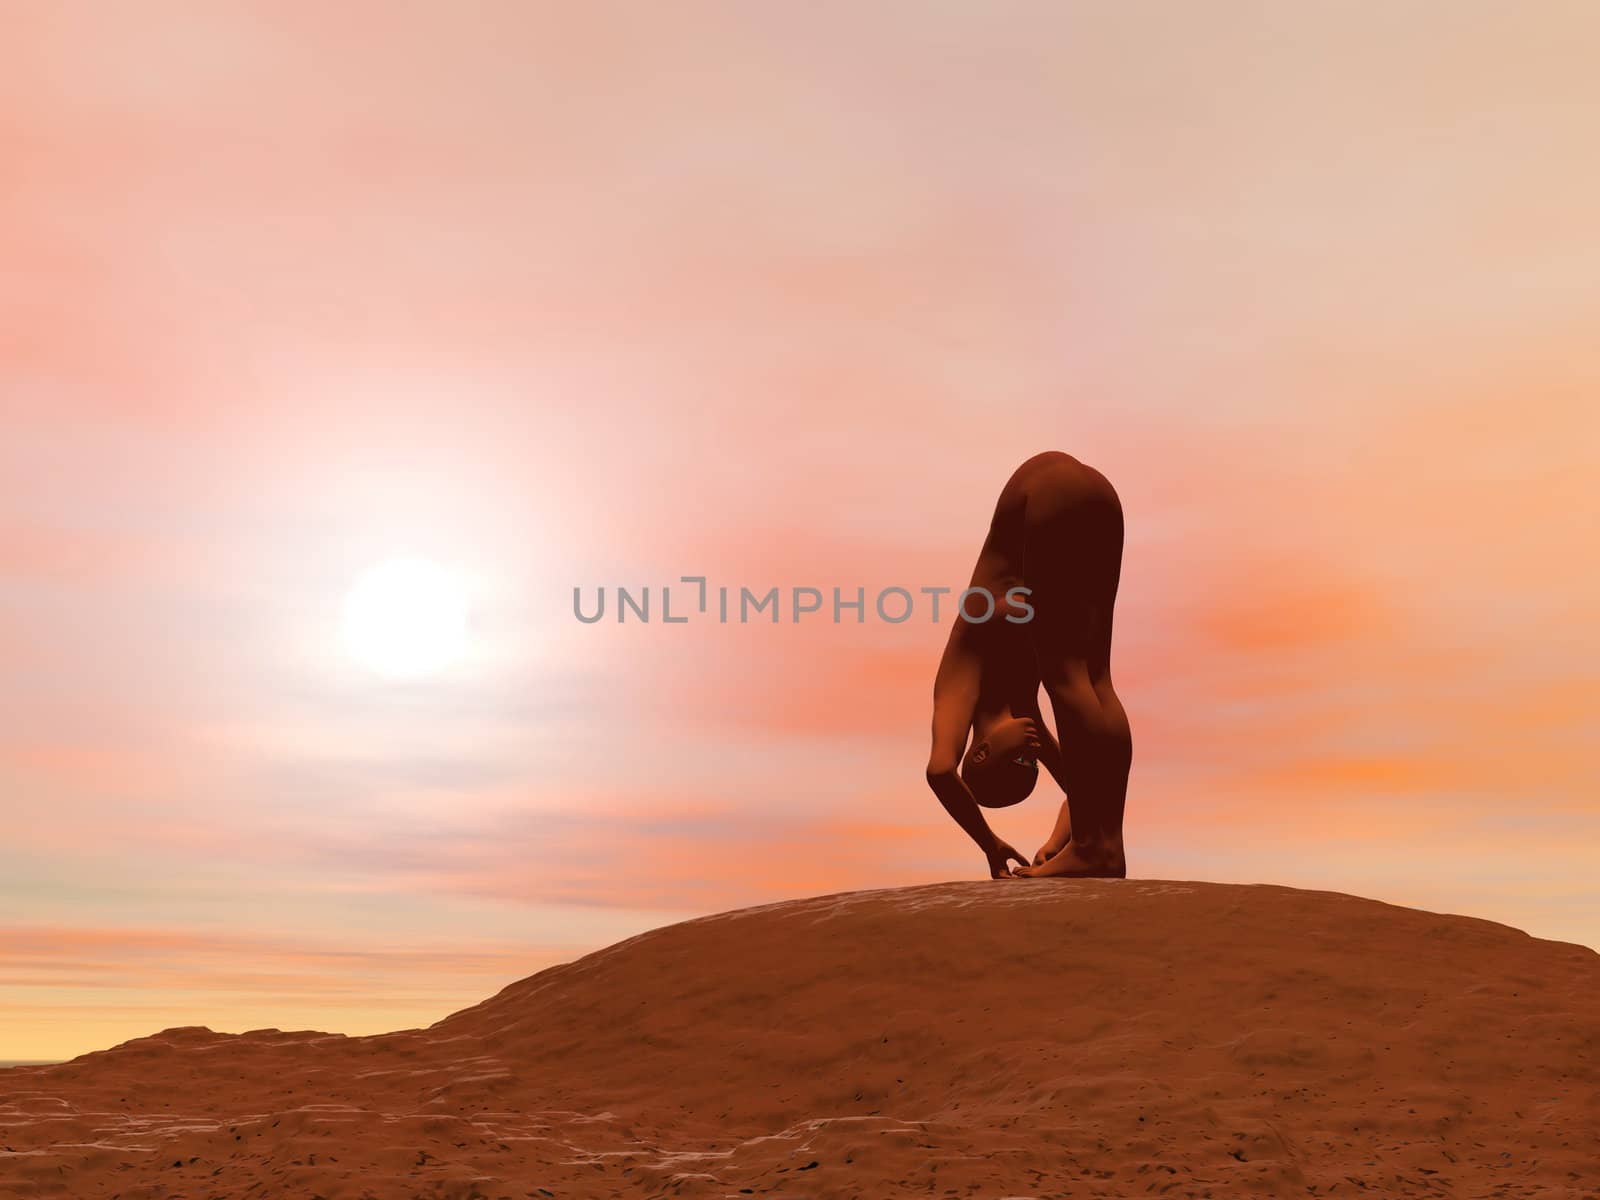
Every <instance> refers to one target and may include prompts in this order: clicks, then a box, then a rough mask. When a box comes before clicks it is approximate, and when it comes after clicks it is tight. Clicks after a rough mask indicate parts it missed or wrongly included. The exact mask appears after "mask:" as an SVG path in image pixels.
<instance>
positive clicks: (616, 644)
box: [0, 0, 1600, 1059]
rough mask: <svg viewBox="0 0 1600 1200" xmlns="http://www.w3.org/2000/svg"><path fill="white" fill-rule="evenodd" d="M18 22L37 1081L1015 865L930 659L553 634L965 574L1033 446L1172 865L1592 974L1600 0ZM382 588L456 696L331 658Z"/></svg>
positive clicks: (0, 224)
mask: <svg viewBox="0 0 1600 1200" xmlns="http://www.w3.org/2000/svg"><path fill="white" fill-rule="evenodd" d="M0 27H3V30H4V32H3V34H0V416H3V424H0V818H3V822H4V824H3V834H0V1059H28V1058H61V1057H68V1056H71V1055H74V1054H78V1053H82V1052H85V1051H88V1050H93V1049H98V1048H103V1047H106V1046H110V1045H112V1044H114V1043H116V1042H118V1041H121V1040H124V1039H126V1038H130V1037H137V1036H141V1035H144V1034H148V1033H153V1032H155V1031H157V1030H159V1029H162V1028H165V1027H169V1026H175V1025H209V1026H210V1027H211V1028H213V1029H217V1030H226V1031H233V1032H237V1031H243V1030H246V1029H252V1028H259V1027H267V1026H275V1027H278V1028H283V1029H295V1028H316V1029H327V1030H337V1031H342V1032H346V1033H351V1034H357V1033H369V1032H375V1031H379V1030H388V1029H397V1028H404V1027H410V1026H417V1025H425V1024H428V1023H431V1022H432V1021H435V1020H437V1019H439V1018H440V1017H443V1016H445V1015H446V1014H447V1013H449V1012H451V1011H453V1010H455V1009H458V1008H461V1007H464V1006H466V1005H469V1004H472V1003H475V1002H476V1001H478V1000H480V999H482V998H483V997H485V996H487V995H489V994H490V993H492V992H493V991H495V990H497V989H498V988H500V987H501V986H503V985H505V984H506V983H509V982H511V981H512V980H515V979H518V978H521V977H523V976H526V975H530V974H532V973H534V972H536V971H538V970H540V969H542V968H543V967H545V966H548V965H550V964H551V963H554V962H560V961H565V960H568V959H571V958H573V957H575V956H577V955H578V954H581V953H584V952H586V951H588V950H591V949H594V948H597V947H599V946H602V945H605V944H608V943H610V942H613V941H616V940H618V939H620V938H623V937H626V936H630V935H632V934H634V933H637V932H639V931H641V930H644V929H647V928H650V927H652V926H656V925H660V924H664V923H667V922H670V921H674V920H679V919H682V918H684V917H688V916H693V915H698V914H702V913H707V912H713V911H718V910H722V909H727V908H732V907H738V906H742V905H748V904H754V903H761V902H765V901H769V900H776V899H780V898H786V897H793V896H799V895H806V894H816V893H823V892H832V891H844V890H851V889H857V888H873V887H886V886H896V885H902V884H914V883H922V882H932V881H936V880H944V879H953V878H973V879H977V878H982V877H984V876H985V875H986V873H987V872H986V868H985V864H984V859H983V855H982V854H981V853H980V852H979V851H978V850H977V849H976V848H975V847H974V846H973V845H972V844H971V842H970V841H968V839H967V838H966V837H965V835H964V834H963V833H962V832H961V831H960V829H958V828H957V827H956V826H955V824H954V823H953V822H952V821H951V820H950V819H949V818H948V817H947V816H946V815H945V813H944V812H943V810H942V809H941V808H940V806H939V804H938V802H937V801H936V800H935V799H934V798H933V797H932V795H931V794H930V793H929V792H928V790H927V787H926V785H925V783H924V781H923V778H922V773H923V767H924V765H925V763H926V756H927V749H928V718H929V713H930V696H931V686H932V679H933V672H934V668H935V666H936V663H937V660H938V655H939V651H940V649H941V647H942V645H943V641H944V638H945V637H946V635H947V634H948V620H947V619H946V620H945V621H943V622H941V623H939V624H935V623H933V622H931V621H929V620H927V619H926V610H920V611H919V612H918V614H917V618H916V619H914V620H912V621H909V622H907V623H905V624H901V625H888V624H885V623H882V622H878V621H869V622H867V623H865V624H861V625H855V624H842V625H834V624H832V623H831V622H828V621H824V620H816V619H813V620H811V621H809V622H807V621H802V622H801V623H799V624H793V623H789V622H785V623H783V624H780V625H778V626H772V625H769V624H764V623H755V624H750V625H747V626H739V625H733V624H730V625H719V624H717V623H715V622H712V621H705V620H701V621H697V622H691V623H689V624H686V625H670V626H669V625H663V624H661V623H659V621H657V622H652V623H650V624H639V623H632V624H624V625H618V624H617V623H616V622H615V621H614V620H610V619H608V620H606V621H604V622H601V623H599V624H595V625H584V624H580V623H579V622H578V621H576V620H575V619H574V618H573V616H572V589H573V588H574V586H582V587H584V588H585V589H587V594H589V595H590V596H592V595H593V589H594V588H596V587H597V586H600V585H606V586H608V587H614V586H616V585H618V584H626V585H630V586H632V587H634V588H639V587H643V586H645V585H650V586H651V587H652V591H657V590H658V589H659V587H660V586H661V585H663V584H667V583H671V582H673V581H674V580H676V579H677V578H678V577H679V576H681V575H685V574H700V575H705V576H707V577H708V578H709V579H710V582H711V584H712V586H717V585H719V584H720V585H731V586H735V587H737V586H740V585H747V586H750V587H751V588H753V589H757V588H759V589H762V590H764V589H765V588H766V587H768V586H779V587H784V588H789V587H794V586H815V587H819V588H823V589H830V588H832V587H834V586H839V587H842V588H844V589H845V590H846V591H848V592H853V591H854V589H855V588H856V587H858V586H859V587H865V588H867V589H868V590H869V595H870V594H871V592H872V591H873V590H875V589H877V588H879V587H882V586H885V585H891V584H893V585H900V586H906V587H910V588H916V587H920V586H935V585H944V586H951V585H954V586H957V587H959V586H960V585H962V584H963V583H964V582H965V581H966V578H967V576H968V574H969V572H970V571H971V568H972V563H973V559H974V557H975V555H976V552H977V549H978V545H979V543H980V541H981V539H982V536H983V534H984V531H985V528H986V525H987V522H988V519H989V516H990V512H991V510H992V508H993V504H994V500H995V496H996V494H997V492H998V490H999V488H1000V486H1001V484H1002V483H1003V482H1004V481H1005V479H1006V477H1007V476H1008V475H1009V474H1010V472H1011V471H1012V469H1013V468H1014V467H1015V466H1016V465H1017V463H1019V462H1020V461H1021V460H1023V459H1024V458H1026V457H1028V456H1029V455H1031V454H1033V453H1035V452H1037V451H1039V450H1044V449H1061V450H1066V451H1068V452H1070V453H1072V454H1074V455H1076V456H1078V457H1079V458H1081V459H1083V460H1084V461H1086V462H1089V463H1091V464H1093V465H1094V466H1096V467H1098V468H1099V469H1100V470H1101V471H1103V472H1104V473H1105V474H1106V475H1107V476H1108V477H1109V478H1110V479H1111V480H1112V482H1113V483H1114V484H1115V486H1116V487H1117V489H1118V491H1119V493H1120V494H1121V497H1122V503H1123V508H1124V511H1125V514H1126V523H1127V544H1126V549H1125V558H1124V567H1123V575H1122V591H1121V597H1120V602H1119V605H1118V612H1117V627H1116V642H1115V649H1114V658H1113V663H1114V673H1115V676H1116V680H1117V687H1118V690H1119V692H1120V693H1121V695H1122V697H1123V700H1124V703H1125V704H1126V707H1127V709H1128V712H1129V715H1130V719H1131V722H1132V726H1133V735H1134V767H1133V775H1132V781H1131V784H1130V788H1129V798H1128V817H1127V843H1128V859H1129V870H1130V874H1134V875H1138V876H1143V877H1158V878H1177V879H1207V880H1224V881H1234V882H1271V883H1282V884H1290V885H1294V886H1299V887H1306V888H1317V889H1327V890H1334V891H1341V892H1350V893H1355V894H1358V895H1363V896H1371V897H1375V898H1377V899H1380V900H1386V901H1390V902H1393V903H1397V904H1406V905H1413V906H1417V907H1422V908H1427V909H1432V910H1437V911H1446V912H1458V913H1466V914H1470V915H1474V916H1480V917H1486V918H1489V919H1492V920H1496V921H1502V922H1505V923H1508V924H1512V925H1515V926H1517V927H1519V928H1522V929H1526V930H1528V931H1529V932H1531V933H1533V934H1535V935H1537V936H1541V937H1550V938H1558V939H1562V940H1567V941H1576V942H1583V943H1587V944H1589V945H1594V946H1600V746H1597V729H1600V632H1597V628H1596V626H1597V616H1600V568H1597V566H1596V550H1595V547H1596V542H1597V536H1596V533H1597V530H1600V488H1597V486H1596V478H1595V476H1596V471H1597V469H1600V336H1597V333H1600V236H1597V225H1596V214H1597V213H1600V156H1597V155H1596V153H1595V147H1596V145H1597V144H1600V75H1597V74H1596V72H1595V71H1594V57H1595V48H1596V46H1597V44H1600V41H1597V39H1600V7H1596V6H1594V5H1591V4H1578V3H1574V4H1565V5H1563V4H1558V3H1546V4H1540V5H1538V6H1535V7H1533V8H1528V7H1524V6H1518V5H1513V4H1509V3H1508V4H1499V5H1477V4H1467V3H1450V4H1439V5H1432V4H1400V5H1380V4H1376V3H1374V4H1367V5H1353V4H1329V5H1315V4H1296V5H1283V6H1273V5H1262V4H1242V3H1241V4H1231V3H1218V4H1207V5H1184V4H1177V3H1169V4H1133V5H1126V4H1113V3H1107V4H1104V5H1099V4H1095V5H1090V4H1056V3H1040V4H1021V3H997V4H990V3H980V2H978V0H971V2H969V3H963V4H957V3H927V2H922V0H919V2H916V3H875V4H872V5H857V4H846V3H831V2H830V3H821V4H813V3H806V4H800V3H795V4H786V5H783V4H761V3H758V4H734V3H727V4H702V3H678V4H672V5H638V4H631V5H620V4H616V5H613V4H600V5H594V4H582V5H580V4H568V5H553V6H541V5H534V4H525V3H515V2H510V0H508V2H505V3H499V4H492V3H485V4H475V5H467V6H458V5H454V4H448V3H443V2H442V0H441V2H438V3H426V4H412V5H394V4H368V5H362V4H353V3H340V4H334V5H320V4H310V3H304V4H301V3H276V4H259V5H257V4H242V3H217V4H200V3H186V4H185V3H157V4H150V5H103V4H93V3H81V4H71V3H55V2H50V3H45V2H40V3H17V2H15V0H0ZM398 556H421V557H425V558H427V559H430V560H433V561H435V562H437V563H439V564H441V565H443V566H444V567H446V568H448V570H450V571H451V572H452V573H454V575H455V577H457V578H458V579H459V580H461V581H462V587H463V588H464V589H465V591H466V596H467V599H468V605H469V614H470V627H469V633H468V638H467V648H466V652H465V654H464V656H463V657H461V658H460V659H458V660H456V661H454V662H453V663H451V664H449V665H448V666H446V667H445V668H444V669H442V670H440V671H438V672H436V673H433V674H430V675H426V676H424V677H421V678H413V679H402V680H395V679H392V678H388V677H385V676H383V675H381V674H379V673H376V672H374V671H373V670H372V669H371V668H370V667H368V666H367V665H365V664H364V663H362V662H360V661H357V660H355V659H353V658H352V657H351V655H350V654H349V653H348V652H347V649H348V648H347V647H346V646H345V644H344V643H343V642H342V641H341V613H342V611H343V607H342V606H343V605H344V603H345V600H346V596H347V595H348V593H349V591H350V589H351V587H352V586H353V585H354V584H355V583H356V581H357V579H358V578H359V577H360V576H361V574H362V572H363V571H365V570H366V569H367V568H369V567H371V566H373V565H374V564H377V563H381V562H383V561H386V560H389V559H392V558H395V557H398ZM684 595H685V597H687V596H688V592H687V591H685V593H684ZM678 599H679V597H678V595H677V593H676V592H675V593H674V604H675V606H676V604H677V601H678ZM1058 802H1059V793H1058V792H1056V791H1054V789H1053V788H1049V787H1047V786H1045V785H1044V784H1043V783H1042V784H1041V786H1040V788H1039V789H1038V790H1037V791H1036V793H1035V795H1034V797H1033V798H1032V799H1030V800H1029V801H1028V802H1027V803H1025V804H1023V805H1021V806H1019V807H1017V808H1014V809H1009V810H1006V811H1002V812H998V813H992V814H990V820H991V824H992V825H993V826H994V828H995V829H996V830H997V831H998V832H999V833H1000V834H1001V835H1002V836H1003V837H1005V838H1007V839H1008V840H1011V841H1013V842H1014V843H1015V844H1016V845H1017V846H1018V847H1019V848H1020V849H1022V850H1024V851H1025V852H1026V853H1027V854H1029V855H1031V854H1032V852H1033V851H1034V849H1035V848H1036V847H1037V846H1038V845H1039V843H1040V842H1041V841H1043V840H1044V838H1045V836H1046V835H1047V834H1048V832H1049V829H1050V826H1051V823H1052V819H1053V817H1054V810H1055V806H1056V804H1057V803H1058ZM994 886H996V887H1012V886H1016V887H1032V886H1040V887H1049V886H1056V885H1053V884H1051V883H1039V882H1028V881H1016V882H1012V881H1004V882H997V883H995V884H994Z"/></svg>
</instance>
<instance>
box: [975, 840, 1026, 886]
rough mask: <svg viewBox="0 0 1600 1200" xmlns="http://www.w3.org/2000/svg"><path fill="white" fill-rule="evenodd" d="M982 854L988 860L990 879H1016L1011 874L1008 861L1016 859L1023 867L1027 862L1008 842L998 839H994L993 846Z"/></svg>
mask: <svg viewBox="0 0 1600 1200" xmlns="http://www.w3.org/2000/svg"><path fill="white" fill-rule="evenodd" d="M984 853H985V855H986V856H987V857H988V859H989V878H990V879H1015V878H1017V876H1015V875H1013V874H1012V873H1011V862H1010V860H1011V859H1013V858H1014V859H1016V860H1017V862H1018V863H1019V864H1020V865H1021V866H1024V867H1025V866H1027V865H1028V860H1027V859H1025V858H1023V857H1022V855H1021V854H1019V853H1018V852H1017V849H1016V847H1014V846H1012V845H1011V843H1009V842H1003V841H1001V840H1000V839H999V838H995V840H994V845H993V846H991V847H989V849H988V850H987V851H985V852H984Z"/></svg>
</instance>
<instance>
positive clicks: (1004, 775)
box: [961, 717, 1039, 808]
mask: <svg viewBox="0 0 1600 1200" xmlns="http://www.w3.org/2000/svg"><path fill="white" fill-rule="evenodd" d="M961 778H962V779H963V780H965V781H966V785H967V788H968V789H969V790H970V791H971V792H972V798H973V799H974V800H976V801H977V802H978V803H979V804H981V805H983V806H984V807H985V808H1007V807H1009V806H1010V805H1013V804H1019V803H1021V802H1022V801H1023V800H1026V799H1027V798H1028V793H1030V792H1032V791H1033V785H1034V783H1035V782H1037V781H1038V778H1039V728H1038V726H1036V725H1035V724H1034V723H1033V721H1032V720H1031V719H1030V718H1028V717H1008V718H1006V719H1005V720H1003V721H998V722H996V723H995V724H994V725H991V726H989V727H988V728H987V729H986V730H984V731H983V733H982V734H979V733H978V732H977V731H976V730H974V732H973V741H972V747H971V749H969V750H968V751H967V753H966V757H965V758H963V759H962V760H961Z"/></svg>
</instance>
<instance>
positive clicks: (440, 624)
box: [344, 558, 467, 678]
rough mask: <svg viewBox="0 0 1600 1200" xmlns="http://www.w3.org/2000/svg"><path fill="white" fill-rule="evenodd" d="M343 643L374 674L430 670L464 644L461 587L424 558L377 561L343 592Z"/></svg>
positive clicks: (464, 602) (464, 608)
mask: <svg viewBox="0 0 1600 1200" xmlns="http://www.w3.org/2000/svg"><path fill="white" fill-rule="evenodd" d="M344 643H345V647H346V648H347V649H348V650H349V652H350V653H351V654H352V655H353V656H355V657H356V658H357V659H359V660H361V661H362V662H364V663H365V664H367V666H369V667H371V668H372V669H373V670H375V671H377V672H378V673H379V674H382V675H388V676H394V677H403V678H416V677H418V676H422V675H428V674H432V673H433V672H435V671H437V670H439V669H440V668H442V667H445V666H447V665H448V664H450V663H451V662H453V661H455V660H456V659H457V658H459V657H460V656H461V653H462V651H463V650H465V649H466V644H467V593H466V588H465V587H464V586H463V584H462V581H461V579H460V578H459V577H458V576H457V575H455V574H454V573H452V572H451V571H449V570H446V569H445V568H444V567H442V566H440V565H439V564H438V563H436V562H432V561H430V560H429V559H425V558H396V559H391V560H390V561H389V562H385V563H380V564H379V565H378V566H375V567H373V568H371V569H370V570H368V571H367V572H366V573H365V574H363V575H362V576H361V578H360V579H358V580H356V583H355V586H354V587H352V588H351V589H350V594H349V595H348V596H346V597H345V601H344Z"/></svg>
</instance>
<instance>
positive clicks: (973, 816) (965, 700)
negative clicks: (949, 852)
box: [927, 620, 997, 855]
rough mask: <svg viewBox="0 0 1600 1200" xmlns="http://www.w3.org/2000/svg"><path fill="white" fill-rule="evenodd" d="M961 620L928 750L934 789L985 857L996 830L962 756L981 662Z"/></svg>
mask: <svg viewBox="0 0 1600 1200" xmlns="http://www.w3.org/2000/svg"><path fill="white" fill-rule="evenodd" d="M963 632H964V630H963V628H962V622H960V621H959V620H958V621H957V622H956V624H955V626H954V628H952V629H951V631H950V640H949V641H948V642H947V643H946V644H945V648H944V657H942V658H941V659H940V660H939V673H938V675H936V676H935V678H934V681H933V746H932V748H931V749H930V750H929V751H928V771H927V776H928V786H929V787H930V788H932V789H933V794H934V795H935V796H937V797H939V803H940V804H942V805H944V809H945V811H946V812H947V813H949V814H950V815H951V817H953V818H954V819H955V822H956V824H958V825H960V826H961V828H962V829H964V830H965V831H966V833H967V836H968V837H970V838H971V839H972V840H973V841H974V842H976V843H977V844H978V849H980V850H982V851H983V852H984V854H985V855H987V854H989V853H990V852H992V851H993V850H994V849H995V847H996V844H997V839H996V838H995V835H994V831H993V830H992V829H990V828H989V823H988V822H987V821H985V820H984V819H983V813H982V812H980V811H979V809H978V802H977V801H976V800H974V799H973V798H972V792H971V791H970V790H969V789H968V787H967V785H966V782H965V781H964V780H963V779H962V778H961V773H960V766H961V756H962V755H963V754H964V753H966V749H967V735H968V733H969V732H970V731H971V729H972V713H973V710H974V709H975V708H976V707H977V704H978V683H979V671H980V667H979V661H978V657H977V655H976V654H975V653H973V650H972V647H971V646H969V645H967V644H966V642H967V639H966V638H965V637H963V636H962V635H963Z"/></svg>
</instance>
